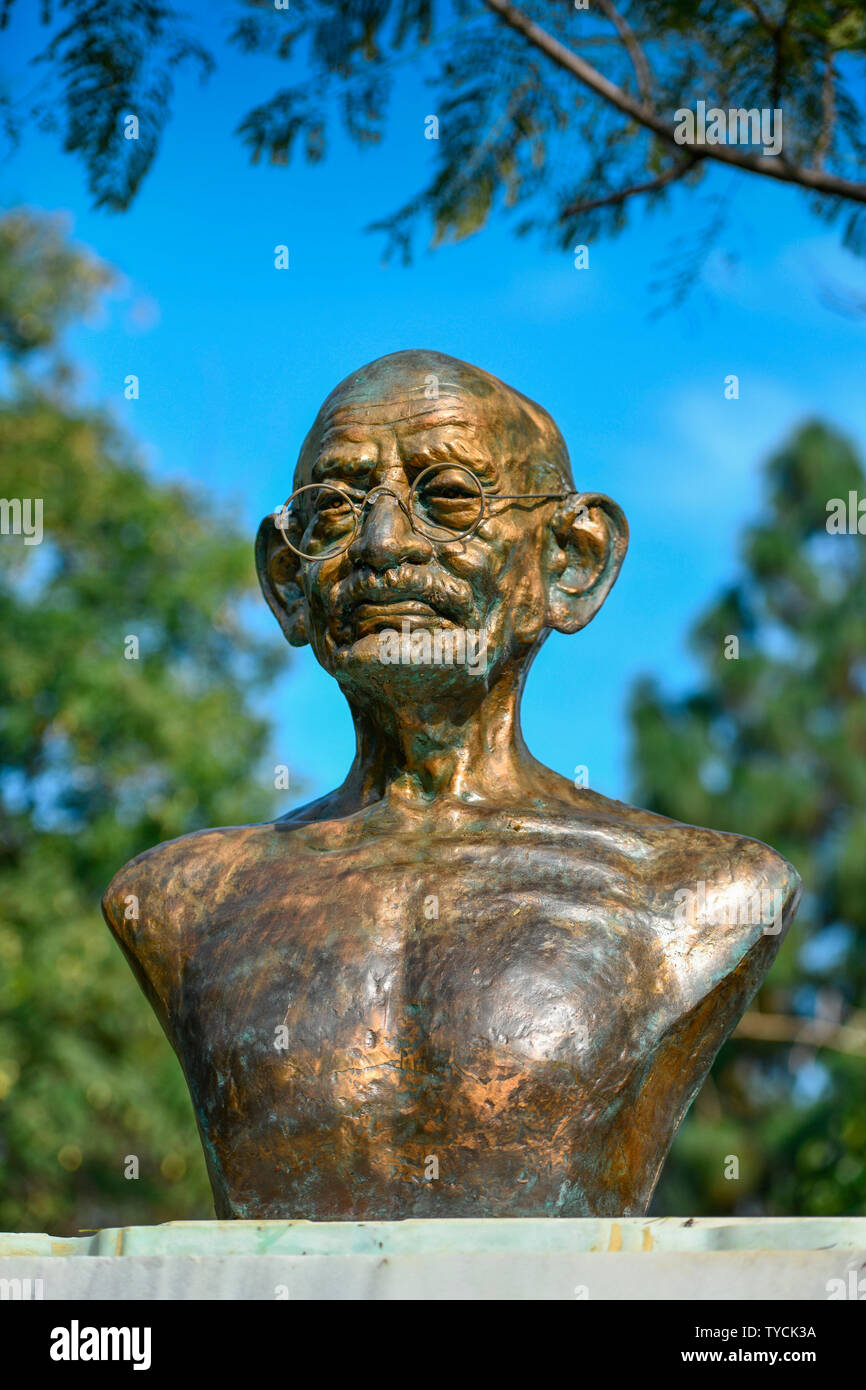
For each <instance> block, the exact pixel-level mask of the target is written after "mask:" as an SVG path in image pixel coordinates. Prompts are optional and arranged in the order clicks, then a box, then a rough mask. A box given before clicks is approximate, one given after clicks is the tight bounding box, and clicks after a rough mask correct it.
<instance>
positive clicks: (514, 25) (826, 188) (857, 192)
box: [484, 0, 866, 203]
mask: <svg viewBox="0 0 866 1390" xmlns="http://www.w3.org/2000/svg"><path fill="white" fill-rule="evenodd" d="M484 4H485V5H486V6H487V7H488V9H490V10H492V11H493V13H494V14H496V15H497V16H498V17H499V18H500V19H501V20H502V22H503V23H504V24H507V25H508V27H509V28H510V29H514V30H515V32H516V33H518V34H522V35H523V37H524V38H525V39H527V40H528V41H529V43H531V44H532V46H533V48H537V49H538V51H539V52H540V53H544V54H545V55H546V57H548V58H550V59H552V60H553V62H554V63H556V64H557V66H558V67H560V68H562V69H563V70H564V71H565V72H569V73H570V74H571V75H572V77H576V78H577V80H578V81H579V82H581V83H583V85H584V86H585V87H589V89H590V91H593V92H595V93H596V95H597V96H600V97H603V98H604V100H605V101H606V102H608V103H609V104H610V105H611V106H614V107H615V108H616V109H617V110H618V111H621V112H622V113H623V115H625V116H630V117H631V118H632V120H635V121H637V122H638V123H639V124H640V125H642V126H644V127H645V128H646V129H647V130H651V131H653V132H654V133H655V134H656V135H658V136H660V137H661V139H662V140H665V141H667V143H668V144H669V145H673V146H675V147H676V149H677V150H680V149H681V148H682V146H680V145H679V144H678V143H677V141H676V140H675V139H674V131H673V126H672V125H671V124H670V122H668V121H666V120H664V119H663V118H662V117H661V116H660V115H659V114H658V113H657V112H656V111H655V110H654V109H653V108H652V107H650V106H648V105H647V104H646V103H645V102H642V101H636V100H635V98H634V97H632V96H629V94H628V92H624V91H623V90H622V88H621V87H617V85H616V83H614V82H611V81H610V80H609V79H608V78H606V77H605V76H604V75H603V74H602V73H600V72H598V70H597V69H596V68H594V67H593V66H592V65H591V64H590V63H587V62H586V61H585V60H584V59H583V58H581V57H580V56H579V54H577V53H574V52H572V50H571V49H570V48H566V46H565V44H562V43H560V42H559V40H558V39H555V38H554V37H553V35H552V34H549V33H548V32H547V30H546V29H542V28H541V26H540V25H538V24H536V23H535V22H534V21H533V20H531V19H530V18H529V17H528V16H527V15H525V14H524V13H523V11H522V10H519V9H518V8H517V6H516V5H512V4H511V0H484ZM701 158H702V159H712V160H715V161H717V162H718V163H720V164H729V165H733V166H734V168H737V169H742V170H744V171H746V172H747V173H751V174H761V175H763V177H764V178H770V179H776V180H778V181H779V182H781V183H793V184H797V185H798V186H799V187H800V188H807V189H809V190H810V192H813V193H827V194H830V195H832V196H833V197H837V198H848V199H850V201H851V202H854V203H866V184H862V183H853V182H852V181H851V180H850V179H842V178H838V177H837V176H836V175H835V174H828V173H825V171H824V170H823V169H810V168H805V167H803V166H802V165H797V164H790V163H788V161H787V160H784V159H782V157H781V156H780V155H756V154H749V153H748V151H746V150H742V149H740V148H739V147H737V146H734V145H704V146H702V147H701Z"/></svg>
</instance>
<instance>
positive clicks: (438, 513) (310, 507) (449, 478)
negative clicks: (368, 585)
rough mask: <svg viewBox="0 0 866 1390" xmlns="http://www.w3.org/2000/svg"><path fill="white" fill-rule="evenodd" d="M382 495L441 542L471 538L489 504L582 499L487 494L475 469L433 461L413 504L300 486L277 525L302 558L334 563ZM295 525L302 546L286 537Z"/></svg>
mask: <svg viewBox="0 0 866 1390" xmlns="http://www.w3.org/2000/svg"><path fill="white" fill-rule="evenodd" d="M381 494H385V495H386V496H388V497H393V498H395V499H396V501H397V503H398V504H399V506H400V508H401V510H402V511H403V512H404V513H405V514H406V516H407V517H408V518H409V521H410V523H411V525H412V526H413V527H414V529H415V530H416V531H417V532H419V533H420V534H421V535H422V536H426V537H427V539H428V540H431V541H437V542H438V543H440V544H453V543H454V542H455V541H465V540H468V539H469V537H470V536H472V535H473V534H474V533H475V531H477V529H478V527H479V526H480V525H481V522H482V521H483V520H484V517H485V515H486V513H487V508H488V504H489V503H490V502H501V501H505V502H516V501H521V500H523V499H530V498H531V499H533V500H538V501H547V500H551V499H554V498H555V499H558V500H562V499H564V498H566V497H575V496H578V494H577V493H576V492H511V493H502V492H488V491H487V490H485V488H484V487H483V485H482V483H481V481H480V479H479V478H478V477H477V476H476V474H475V473H473V472H472V469H471V468H465V467H464V466H463V464H458V463H441V464H440V463H434V464H432V465H431V466H430V467H429V468H425V469H424V470H423V471H422V472H421V473H419V474H418V476H417V477H416V478H415V481H414V482H413V483H412V486H411V488H410V490H409V501H408V506H407V504H406V502H404V500H403V498H402V497H400V496H399V494H398V493H396V492H395V491H394V490H393V488H389V487H383V486H379V487H374V488H371V489H370V491H369V492H368V493H367V494H366V495H365V496H364V497H363V498H361V499H360V500H359V501H358V500H356V499H355V498H353V497H352V496H350V494H349V493H348V492H346V491H345V490H344V489H343V488H341V487H338V486H337V485H336V484H335V483H306V484H305V485H304V486H303V487H299V488H296V489H295V491H294V492H293V493H292V495H291V497H289V499H288V501H286V502H285V503H284V504H283V506H282V507H281V508H280V509H279V511H277V512H275V513H274V522H275V524H276V526H277V527H278V528H279V530H280V531H281V532H282V534H283V539H284V540H285V542H286V545H287V546H288V547H289V549H290V550H293V551H294V553H295V554H296V555H299V556H300V557H301V559H302V560H329V559H331V558H332V556H335V555H339V554H341V553H342V552H343V551H344V550H348V548H349V546H350V545H351V544H352V541H353V540H354V539H355V536H356V535H357V533H358V528H359V526H360V524H361V516H362V513H363V511H364V508H365V507H367V506H368V505H369V504H370V502H371V501H373V500H374V499H375V498H376V497H378V496H380V495H381ZM290 524H291V525H292V527H293V530H294V533H295V539H296V541H297V544H295V542H293V541H291V540H290V539H289V536H288V534H287V528H288V527H289V525H290Z"/></svg>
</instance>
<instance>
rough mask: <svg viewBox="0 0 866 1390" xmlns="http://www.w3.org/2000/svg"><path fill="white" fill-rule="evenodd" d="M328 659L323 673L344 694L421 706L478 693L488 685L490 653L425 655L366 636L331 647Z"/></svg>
mask: <svg viewBox="0 0 866 1390" xmlns="http://www.w3.org/2000/svg"><path fill="white" fill-rule="evenodd" d="M328 655H329V658H330V659H329V661H328V663H327V669H328V670H329V671H330V672H331V673H332V674H333V675H334V676H335V677H336V679H337V680H338V681H339V683H340V685H341V686H343V687H344V688H345V689H346V693H347V694H348V693H350V692H352V691H356V692H360V691H362V690H363V691H367V692H369V693H370V694H371V695H375V696H376V697H377V698H378V699H380V700H381V699H382V698H383V697H384V698H385V699H387V697H388V695H389V693H391V694H393V696H394V698H395V699H399V700H400V701H401V702H403V701H406V700H412V701H415V702H421V703H424V702H427V701H430V700H432V701H434V702H435V701H436V700H438V699H439V698H441V699H443V700H453V698H454V697H455V695H460V694H464V693H466V694H468V693H472V694H481V693H482V692H483V690H484V689H485V688H487V687H488V685H489V675H488V659H487V657H488V654H487V652H486V650H485V649H484V647H483V646H481V645H480V644H478V643H474V644H473V645H472V646H470V648H469V649H468V650H467V649H466V648H465V647H464V650H463V651H461V652H456V653H455V652H454V651H452V650H449V649H447V648H446V650H445V652H442V651H439V652H437V651H436V650H435V649H434V650H426V651H425V650H424V649H423V648H421V647H417V646H414V645H410V644H408V643H406V642H405V641H404V642H403V643H402V645H401V644H400V643H399V641H395V642H393V643H391V644H390V645H389V644H387V643H386V642H383V640H382V634H381V633H369V634H367V635H365V636H363V637H359V638H357V639H356V640H355V641H354V642H348V643H346V644H345V645H340V646H336V645H334V646H333V647H331V650H330V652H329V653H328ZM449 657H450V658H451V659H450V660H449V659H448V658H449ZM455 657H457V658H459V659H455ZM323 664H324V663H323Z"/></svg>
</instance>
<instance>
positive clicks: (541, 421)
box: [295, 348, 574, 490]
mask: <svg viewBox="0 0 866 1390" xmlns="http://www.w3.org/2000/svg"><path fill="white" fill-rule="evenodd" d="M380 425H381V426H386V427H394V426H396V427H398V428H399V429H400V430H401V432H407V431H412V432H414V431H415V430H416V429H417V430H418V431H423V430H428V429H430V428H437V427H441V426H447V425H459V426H461V427H462V430H463V431H464V440H463V446H464V452H466V451H468V452H469V453H470V454H471V452H472V448H471V437H472V435H473V434H477V435H478V437H479V439H480V438H481V437H483V438H484V439H485V441H486V445H487V448H486V449H485V450H484V452H488V451H491V452H492V453H493V454H494V456H495V457H498V459H499V460H500V461H501V463H502V464H503V465H504V466H505V467H506V468H507V469H508V470H509V472H511V471H512V470H513V474H512V476H515V477H519V479H520V483H521V486H524V485H525V486H526V488H527V489H532V490H534V489H539V490H544V489H549V488H562V489H569V488H573V487H574V483H573V480H572V475H571V465H570V462H569V457H568V449H567V448H566V444H565V440H564V439H563V437H562V435H561V434H560V432H559V430H558V429H557V427H556V424H555V423H554V421H553V419H552V418H551V416H550V415H549V414H548V413H547V411H546V410H545V409H544V408H543V407H542V406H540V405H537V404H536V402H535V401H532V400H530V399H529V397H528V396H524V395H522V394H521V392H519V391H516V390H514V388H513V387H511V386H507V385H506V384H505V382H503V381H500V380H499V379H498V377H495V376H492V375H491V373H490V372H485V371H483V370H482V369H481V368H480V367H473V366H472V365H471V363H469V362H462V361H461V360H460V359H459V358H457V357H449V356H448V355H447V354H446V353H443V352H433V351H431V350H428V349H424V348H412V349H407V350H406V351H403V352H392V353H389V354H388V355H387V356H385V357H378V358H376V360H375V361H373V362H368V363H367V365H366V366H364V367H360V368H359V369H358V370H357V371H355V372H352V373H351V374H350V375H349V376H347V377H346V378H345V379H344V380H343V381H341V382H340V384H339V385H338V386H336V387H335V388H334V390H333V391H331V393H330V395H329V396H328V397H327V399H326V400H325V402H324V404H323V405H322V407H321V409H320V410H319V413H318V415H317V416H316V419H315V421H314V423H313V426H312V428H311V429H310V431H309V434H308V435H307V437H306V439H305V440H304V444H303V446H302V448H301V453H300V457H299V459H298V468H297V472H296V477H295V485H296V486H297V485H299V484H300V483H302V482H304V481H307V480H308V479H309V478H310V476H311V470H312V468H313V467H314V464H315V460H316V457H317V456H318V455H319V454H320V452H321V451H322V449H327V448H328V446H329V444H331V443H332V442H334V441H340V442H341V443H346V442H349V443H351V442H352V441H353V439H354V438H356V439H357V441H358V442H359V443H360V442H361V441H362V440H363V437H364V432H365V431H366V430H369V428H370V427H371V426H373V427H376V426H380ZM481 454H482V451H481V450H480V449H479V451H478V457H477V458H476V459H473V460H471V461H472V462H474V463H476V464H477V463H480V462H481V461H482V460H481Z"/></svg>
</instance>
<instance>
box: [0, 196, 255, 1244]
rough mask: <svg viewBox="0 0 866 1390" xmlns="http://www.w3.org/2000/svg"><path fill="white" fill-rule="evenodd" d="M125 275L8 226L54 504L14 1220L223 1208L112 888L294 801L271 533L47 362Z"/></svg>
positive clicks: (15, 331)
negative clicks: (266, 704) (137, 866)
mask: <svg viewBox="0 0 866 1390" xmlns="http://www.w3.org/2000/svg"><path fill="white" fill-rule="evenodd" d="M46 246H47V247H49V248H53V250H52V255H51V256H49V257H48V259H47V260H40V258H39V251H40V248H43V247H46ZM54 271H57V275H56V277H55V278H52V277H53V276H54ZM108 273H109V272H108V271H107V270H106V268H105V267H102V266H101V265H100V264H99V263H98V262H95V261H94V260H93V258H91V257H90V256H89V255H88V253H86V252H83V251H80V250H78V249H76V248H74V247H72V246H70V245H68V244H65V243H64V242H63V239H62V234H61V231H60V229H59V227H58V225H57V224H56V223H55V222H54V221H53V220H43V219H42V218H39V217H35V216H33V215H29V214H26V213H21V212H19V213H17V214H15V215H14V216H13V217H12V218H6V219H4V220H3V221H0V324H2V325H3V326H4V331H5V334H6V337H5V345H6V348H7V356H8V351H9V349H10V348H11V349H12V350H14V351H15V353H16V354H17V356H18V359H19V366H18V368H17V369H16V370H14V371H8V370H7V373H6V375H7V378H8V380H7V384H6V389H5V391H4V393H3V394H2V396H0V457H2V473H3V489H4V499H6V500H8V499H19V500H22V499H29V501H30V503H31V504H33V503H35V502H36V501H40V502H41V504H42V519H43V520H42V530H43V535H42V539H41V543H31V542H30V541H28V539H27V536H26V535H25V534H24V532H23V530H19V531H18V533H16V532H15V529H14V527H13V526H12V525H5V524H4V534H3V535H2V537H0V626H2V630H3V642H2V644H0V692H2V696H0V768H2V774H0V1229H4V1230H8V1229H22V1228H23V1229H33V1227H34V1224H35V1225H36V1226H37V1228H41V1229H50V1230H52V1231H55V1232H62V1231H66V1232H69V1231H75V1230H77V1229H78V1228H79V1227H98V1226H103V1225H111V1224H115V1223H120V1224H125V1223H128V1222H135V1221H137V1220H138V1221H147V1222H150V1221H158V1220H166V1219H170V1218H175V1217H180V1216H185V1215H186V1216H189V1215H195V1216H202V1217H204V1216H208V1215H210V1214H211V1210H212V1209H211V1204H210V1195H209V1188H208V1184H207V1180H206V1175H205V1172H204V1163H203V1160H202V1157H201V1152H200V1145H199V1141H198V1137H197V1134H196V1130H195V1124H194V1120H193V1115H192V1109H191V1106H190V1102H189V1098H188V1095H187V1091H186V1086H185V1083H184V1080H183V1077H182V1075H181V1071H180V1067H179V1065H178V1063H177V1061H176V1060H175V1058H174V1055H173V1053H172V1051H171V1049H170V1047H169V1045H168V1043H167V1041H166V1040H165V1038H164V1037H163V1035H162V1033H161V1031H160V1029H159V1027H158V1025H157V1024H156V1021H155V1019H154V1018H153V1016H152V1012H151V1009H150V1006H149V1005H148V1004H147V1002H146V1001H145V999H144V996H143V995H142V994H141V992H140V991H139V989H138V986H137V985H136V983H135V981H134V979H133V977H132V974H131V972H130V970H129V967H128V965H127V963H126V961H125V960H124V959H123V957H122V955H121V953H120V951H119V949H118V947H117V946H116V944H115V943H114V941H113V939H112V938H111V936H110V934H109V931H108V929H107V927H106V926H105V924H104V922H103V921H102V917H101V915H100V911H99V900H100V896H101V894H102V892H103V890H104V889H105V887H106V885H107V883H108V881H109V880H110V878H111V877H112V875H113V874H114V873H115V872H116V871H117V869H118V868H120V866H121V865H122V864H123V863H125V862H126V861H127V860H128V859H129V858H131V857H132V856H133V855H135V854H138V853H140V852H141V851H142V850H145V849H148V848H150V847H151V846H152V845H154V844H156V843H158V842H159V841H162V840H165V839H170V838H173V837H175V836H177V835H181V834H183V833H185V832H187V831H190V830H195V829H198V828H200V827H204V826H211V825H226V824H238V823H244V822H246V821H249V820H257V819H263V818H265V817H266V816H267V815H268V814H270V813H271V812H272V810H273V799H274V785H273V770H272V768H271V771H270V775H268V772H267V770H266V769H265V767H264V766H263V758H264V756H265V754H266V752H267V751H268V743H269V729H268V725H267V723H266V721H265V720H264V719H263V718H261V716H259V715H258V714H256V713H254V712H253V711H252V710H251V707H250V703H249V700H250V694H251V693H253V692H255V694H259V693H260V692H261V690H262V689H263V688H267V686H268V684H269V682H270V681H271V679H272V678H273V676H274V675H275V673H276V671H277V669H278V666H279V664H280V662H281V661H282V659H283V658H282V649H281V648H278V647H277V646H276V644H274V643H271V642H265V641H262V640H260V639H259V638H257V637H254V636H251V635H250V631H249V625H248V624H245V623H243V622H242V621H241V609H242V606H243V604H244V601H245V599H246V598H247V596H248V595H250V594H252V592H253V591H254V588H255V576H254V572H253V564H252V546H251V543H250V537H249V536H243V535H241V534H240V533H239V531H238V530H237V529H236V527H235V526H234V525H233V524H231V523H230V522H229V521H228V520H227V519H226V518H225V517H224V516H222V515H221V514H220V513H219V511H218V510H216V509H215V508H214V507H213V506H212V505H211V503H210V502H209V501H208V500H207V499H206V498H205V497H203V496H201V495H199V494H197V493H194V492H192V491H190V490H188V489H186V488H182V487H178V486H170V485H167V484H163V483H157V482H155V481H153V479H152V478H150V477H149V476H148V474H147V473H146V472H145V470H144V469H143V467H142V465H141V463H140V461H139V460H138V458H137V457H136V450H135V448H134V447H133V445H132V443H131V441H130V440H129V438H128V437H127V436H126V435H125V433H124V432H123V431H122V430H120V429H119V428H118V427H117V426H116V425H115V424H114V423H113V422H112V420H111V418H110V417H109V416H108V415H107V414H106V413H105V412H104V411H102V410H93V409H84V408H82V407H80V406H79V405H77V404H76V403H75V401H74V400H73V399H71V397H70V394H69V392H68V390H67V389H66V385H65V382H64V379H63V378H61V380H60V384H58V383H57V381H55V380H54V378H52V377H48V378H47V383H48V384H46V380H44V379H42V377H41V376H40V378H39V380H37V379H36V374H35V373H34V372H33V371H31V363H32V362H34V361H35V358H36V356H37V351H36V350H37V348H41V349H43V350H46V349H47V350H52V351H57V350H59V348H60V338H59V334H60V330H61V327H62V323H63V321H64V320H65V319H66V318H67V317H68V316H69V315H70V314H72V313H73V312H79V311H80V310H82V309H84V308H86V307H87V305H88V304H89V303H91V302H92V300H93V297H94V296H95V295H96V294H98V293H99V291H100V289H101V287H102V285H103V284H104V282H105V278H106V276H107V275H108ZM10 287H11V288H10ZM10 515H12V514H10ZM30 518H31V521H32V518H33V511H32V507H31V513H30ZM13 520H14V516H13ZM31 529H32V528H31ZM7 532H8V533H7ZM132 638H135V639H136V641H137V644H138V646H137V654H134V653H135V650H136V649H135V644H134V643H133V642H132V641H131V640H130V639H132ZM130 1158H134V1159H137V1162H138V1176H137V1177H132V1176H128V1174H129V1173H131V1172H132V1169H133V1165H131V1164H129V1162H128V1160H129V1159H130Z"/></svg>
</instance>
